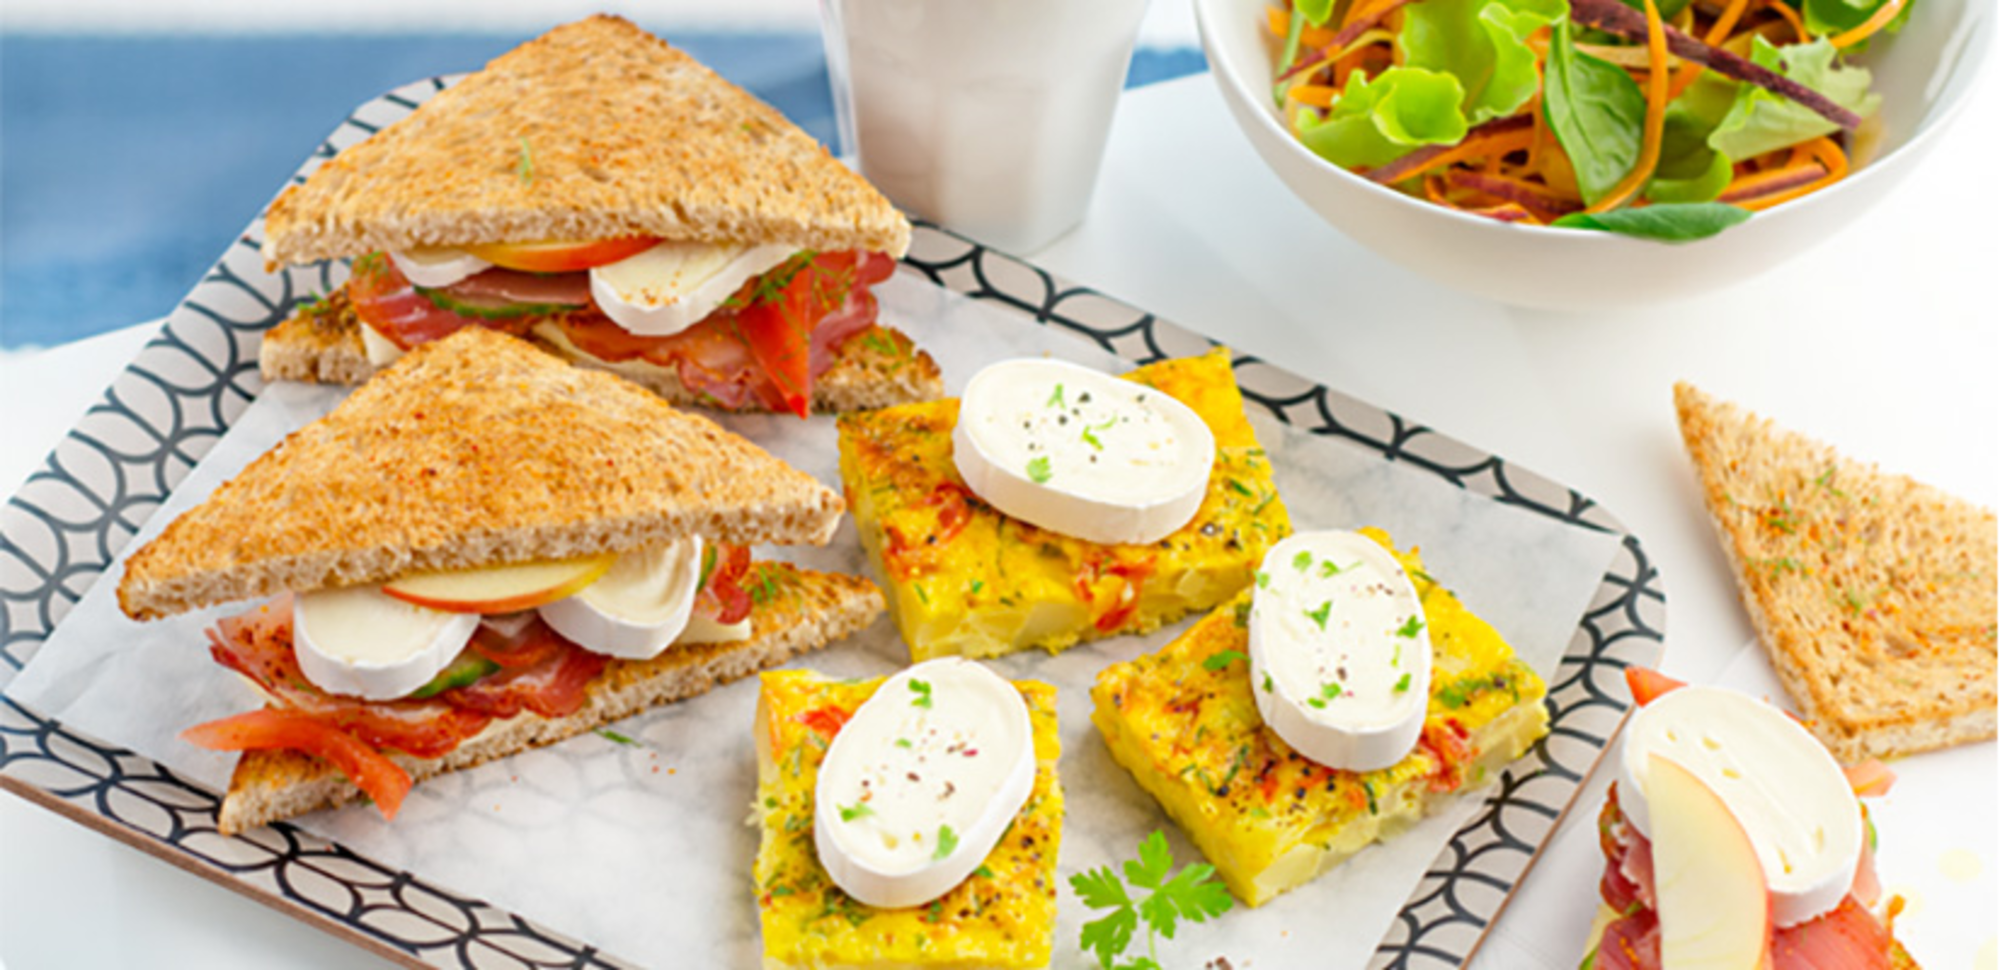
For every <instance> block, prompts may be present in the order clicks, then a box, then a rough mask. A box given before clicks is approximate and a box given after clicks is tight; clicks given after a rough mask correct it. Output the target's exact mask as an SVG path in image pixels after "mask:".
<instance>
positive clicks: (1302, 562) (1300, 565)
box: [1292, 552, 1313, 572]
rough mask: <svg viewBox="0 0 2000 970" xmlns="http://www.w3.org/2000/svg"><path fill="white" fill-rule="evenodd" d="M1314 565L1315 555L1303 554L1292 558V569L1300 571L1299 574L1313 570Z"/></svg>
mask: <svg viewBox="0 0 2000 970" xmlns="http://www.w3.org/2000/svg"><path fill="white" fill-rule="evenodd" d="M1312 564H1313V554H1312V553H1310V552H1302V553H1299V554H1298V555H1296V556H1293V557H1292V568H1293V569H1296V570H1298V571H1299V572H1305V571H1306V570H1308V569H1311V568H1312Z"/></svg>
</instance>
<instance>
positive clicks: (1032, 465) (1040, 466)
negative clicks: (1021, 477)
mask: <svg viewBox="0 0 2000 970" xmlns="http://www.w3.org/2000/svg"><path fill="white" fill-rule="evenodd" d="M1053 474H1054V473H1053V472H1051V471H1049V456H1047V455H1037V456H1035V457H1034V458H1032V459H1030V460H1029V461H1028V480H1029V481H1031V482H1034V483H1035V484H1037V485H1043V484H1046V483H1047V482H1048V480H1049V478H1050V477H1051V476H1052V475H1053Z"/></svg>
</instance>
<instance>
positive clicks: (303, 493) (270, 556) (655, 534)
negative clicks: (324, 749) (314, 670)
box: [118, 327, 846, 619]
mask: <svg viewBox="0 0 2000 970" xmlns="http://www.w3.org/2000/svg"><path fill="white" fill-rule="evenodd" d="M845 508H846V505H845V502H844V501H843V500H842V499H841V497H840V495H839V494H838V493H836V492H834V491H833V490H832V489H830V488H827V487H826V486H825V485H823V484H821V483H820V482H818V481H816V480H814V479H813V478H812V477H811V476H809V475H807V474H805V473H804V472H801V471H799V470H798V469H795V468H793V467H791V466H790V465H787V464H785V463H784V462H782V461H780V460H778V459H777V458H774V457H772V456H771V455H770V454H769V453H767V452H765V451H764V450H763V449H761V448H758V447H757V446H756V445H754V444H751V443H750V442H748V441H746V440H744V439H743V438H741V437H739V436H737V435H735V434H732V433H730V432H728V431H725V430H723V429H722V428H720V427H718V426H716V425H715V423H714V422H711V421H709V420H708V419H706V418H703V417H700V416H697V415H693V414H689V413H686V412H684V411H680V410H677V409H675V408H674V407H672V406H670V405H668V404H667V403H666V402H665V401H662V400H661V399H660V398H658V397H656V396H654V395H652V394H650V393H647V392H646V391H643V390H641V389H640V388H638V387H635V386H633V385H632V384H631V383H629V382H627V381H624V380H620V379H619V378H617V377H614V376H612V375H609V374H604V373H600V372H597V371H591V370H585V369H583V368H578V367H571V366H570V365H568V364H566V363H564V362H562V361H560V360H557V359H556V358H554V357H551V356H549V355H548V354H545V353H542V352H541V351H539V350H536V349H535V348H533V347H531V346H529V345H528V344H527V343H525V342H523V341H520V340H516V339H514V338H512V337H508V336H505V335H503V334H499V333H495V332H493V331H490V330H485V329H482V328H476V327H475V328H470V329H467V330H462V331H460V332H458V333H455V334H453V335H451V336H450V337H447V338H445V339H444V340H440V341H437V342H435V343H430V344H426V345H424V346H422V347H419V348H418V349H417V350H415V351H413V352H411V353H410V354H408V355H407V356H405V357H404V358H403V359H402V360H400V361H398V362H396V364H395V365H393V366H391V367H390V368H388V369H387V370H386V371H384V372H383V373H382V374H381V375H379V376H378V377H376V378H375V379H374V380H371V381H369V382H368V383H367V384H365V385H363V386H362V387H361V388H359V389H358V390H356V391H355V392H354V394H353V395H351V396H350V397H348V399H347V400H346V401H344V402H342V403H341V404H340V405H339V406H338V407H336V408H335V409H334V410H333V411H332V412H331V413H330V414H328V415H327V416H326V417H324V418H321V419H320V420H318V421H315V422H313V423H311V424H309V425H307V426H305V427H304V428H301V429H299V430H298V431H295V432H293V433H292V434H291V435H289V436H287V437H286V438H285V440H284V441H283V442H281V443H279V445H278V447H276V448H274V449H272V450H271V451H270V452H268V453H266V454H264V455H262V456H260V457H259V458H257V459H256V460H255V461H253V462H251V463H250V465H249V466H248V467H246V468H244V470H243V471H242V472H241V473H239V474H238V475H237V476H236V477H235V478H234V479H232V480H231V481H229V482H227V483H225V484H224V485H223V486H222V487H221V488H219V489H217V490H216V492H215V494H214V495H212V496H210V497H209V499H208V500H207V501H206V502H203V503H202V504H201V505H199V506H196V507H195V508H193V509H190V510H189V511H187V512H185V513H183V514H182V515H181V516H180V517H179V518H178V519H176V520H175V521H174V522H173V523H171V524H169V525H168V526H167V528H166V530H165V531H163V532H162V533H161V534H160V535H159V536H158V537H157V538H155V539H154V540H153V541H152V542H149V543H147V544H146V546H145V547H144V548H142V549H140V550H139V551H138V552H137V553H135V554H134V555H133V556H132V557H131V558H130V559H129V560H128V561H127V562H126V565H125V573H124V576H123V577H122V578H121V579H120V581H119V584H118V601H119V605H120V606H121V607H122V608H123V609H124V610H125V612H126V614H127V615H129V616H132V617H133V618H135V619H152V618H155V617H159V616H164V615H168V614H171V613H177V612H181V611H184V610H188V609H192V608H195V607H198V606H205V605H210V604H214V603H223V602H229V601H231V600H239V599H250V598H253V597H258V596H270V595H275V594H277V593H279V592H284V591H292V592H310V591H312V590H315V589H321V588H325V587H329V586H350V585H357V584H363V583H379V582H384V581H386V580H389V579H392V578H394V577H396V576H399V575H404V574H407V573H411V572H422V571H442V570H451V569H464V568H468V567H472V566H479V565H488V564H493V563H505V562H524V561H530V560H543V559H564V558H570V557H574V556H580V555H588V554H594V553H600V552H605V551H616V552H623V551H628V550H632V549H640V548H646V547H649V546H655V545H659V544H662V543H665V542H669V541H672V540H674V539H677V538H680V537H682V536H686V535H691V534H692V535H701V536H704V537H706V538H709V539H712V540H715V541H719V542H726V543H731V544H734V545H754V544H759V543H768V542H776V543H812V544H816V545H823V544H825V543H826V542H827V541H828V540H829V539H831V538H832V536H833V531H834V528H835V527H836V526H837V525H838V524H839V521H840V517H841V514H842V513H843V511H844V510H845Z"/></svg>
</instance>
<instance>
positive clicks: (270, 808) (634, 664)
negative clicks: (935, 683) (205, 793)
mask: <svg viewBox="0 0 2000 970" xmlns="http://www.w3.org/2000/svg"><path fill="white" fill-rule="evenodd" d="M761 568H763V569H765V570H767V571H768V572H767V574H766V577H767V579H766V583H767V584H768V588H769V589H771V590H774V591H775V592H772V593H769V594H767V595H766V596H765V598H764V599H763V600H762V601H761V602H759V603H757V604H755V605H754V606H753V607H752V610H751V624H752V630H753V633H752V636H751V638H750V639H749V640H745V641H741V642H737V643H715V644H689V645H685V646H675V647H671V648H669V649H668V650H667V651H666V652H665V653H662V654H660V655H659V656H658V657H655V658H653V659H651V660H643V661H633V660H613V661H611V662H610V664H609V666H607V667H606V668H605V670H604V673H602V674H600V675H599V676H598V678H597V679H596V680H594V681H592V682H591V683H590V685H589V687H588V688H586V699H585V701H584V705H583V708H582V709H581V710H579V711H577V712H576V713H574V714H571V715H569V716H567V717H559V718H547V717H542V716H540V715H537V714H534V713H533V712H523V713H521V714H518V715H515V716H514V717H512V718H509V719H507V720H505V721H500V722H496V723H495V724H494V725H492V726H490V727H488V728H487V730H486V731H485V732H483V733H481V734H479V735H477V736H476V737H474V738H473V739H472V740H470V741H467V742H466V743H464V744H462V745H460V746H459V747H458V748H457V749H456V750H454V751H452V752H451V753H450V754H447V755H445V756H444V757H441V758H413V757H410V756H408V755H402V754H391V755H390V757H391V758H392V759H393V760H394V761H395V762H396V763H397V764H398V765H400V766H401V767H402V768H403V770H404V771H406V772H408V773H409V775H410V778H411V780H413V781H419V782H420V781H423V780H424V779H426V778H431V777H435V776H437V775H440V774H443V773H445V772H448V771H457V770H460V769H463V768H471V767H473V766H475V765H480V764H484V763H485V762H488V761H492V760H494V759H497V758H504V757H508V756H510V755H513V754H517V753H519V752H521V751H525V750H528V749H529V748H536V747H541V746H543V745H548V744H554V743H556V742H557V741H561V740H563V739H564V738H569V737H573V736H575V735H578V734H582V733H583V732H585V731H590V730H594V729H596V728H598V727H601V726H603V725H605V724H609V723H611V722H613V721H617V720H620V719H623V718H627V717H630V716H632V715H634V714H637V713H639V712H641V711H644V710H647V709H649V708H653V707H657V706H659V705H661V704H665V703H668V702H671V701H678V700H683V699H685V698H688V697H692V696H694V695H696V694H700V693H703V692H705V691H707V690H709V689H711V688H713V687H716V686H719V685H721V684H725V683H728V682H729V681H732V680H735V679H737V678H739V677H744V676H748V675H749V674H753V673H756V672H757V671H760V670H765V669H768V668H771V667H775V666H777V665H779V664H782V663H784V662H786V661H788V660H790V659H792V658H793V657H796V656H798V655H800V654H802V653H805V652H807V651H810V650H815V649H818V648H819V647H821V646H824V645H826V644H827V643H829V642H832V641H834V640H838V639H840V638H842V637H845V636H847V635H849V634H851V633H854V632H855V631H858V630H860V629H862V628H864V627H866V626H867V625H868V624H870V623H872V622H874V620H875V618H876V617H877V616H879V615H881V613H882V609H883V599H882V592H881V591H880V590H878V589H876V588H875V586H874V585H873V584H871V583H869V582H868V581H867V580H865V579H860V578H857V577H854V576H843V575H839V574H835V573H819V572H812V571H808V570H802V569H797V568H795V567H792V566H789V565H785V564H780V563H765V564H762V566H761ZM359 797H361V790H360V789H359V788H356V787H355V786H354V783H353V782H350V781H349V780H348V779H347V777H346V776H345V775H343V774H341V773H340V771H339V770H338V769H336V768H334V767H333V766H332V765H330V764H328V763H327V762H325V761H322V760H320V759H318V758H315V757H313V756H311V755H308V754H303V753H300V752H297V751H290V750H264V751H250V752H246V753H245V754H244V755H243V756H242V757H241V758H240V759H239V760H238V761H237V763H236V771H235V773H234V775H233V776H232V777H231V778H230V781H229V792H228V794H227V795H225V796H224V797H223V801H222V809H221V811H220V813H219V814H218V819H219V821H218V827H219V828H220V829H221V830H222V832H223V834H225V835H229V834H234V833H236V832H241V831H244V830H247V829H253V828H257V827H258V826H261V825H266V824H269V823H271V822H275V821H278V820H280V819H286V818H291V817H294V816H298V815H303V814H305V813H307V812H312V811H317V810H319V809H322V808H331V807H333V806H337V805H342V804H345V803H347V802H350V801H353V800H355V799H356V798H359Z"/></svg>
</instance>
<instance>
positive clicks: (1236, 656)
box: [1201, 650, 1250, 671]
mask: <svg viewBox="0 0 2000 970" xmlns="http://www.w3.org/2000/svg"><path fill="white" fill-rule="evenodd" d="M1248 659H1250V658H1248V657H1245V656H1244V655H1243V652H1242V651H1240V650H1224V651H1222V652H1221V653H1217V654H1211V655H1210V656H1209V657H1208V659H1206V660H1203V661H1202V662H1201V666H1202V669H1203V670H1211V671H1214V670H1222V669H1224V668H1226V667H1228V666H1229V665H1230V664H1233V663H1235V662H1236V661H1238V660H1248Z"/></svg>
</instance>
